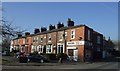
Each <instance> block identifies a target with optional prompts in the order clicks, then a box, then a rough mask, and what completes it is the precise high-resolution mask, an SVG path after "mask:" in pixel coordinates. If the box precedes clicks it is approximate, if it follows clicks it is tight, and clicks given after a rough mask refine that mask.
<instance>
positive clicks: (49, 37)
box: [48, 34, 51, 42]
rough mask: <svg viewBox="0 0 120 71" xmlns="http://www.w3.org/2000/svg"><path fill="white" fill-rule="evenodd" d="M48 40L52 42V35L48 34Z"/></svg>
mask: <svg viewBox="0 0 120 71" xmlns="http://www.w3.org/2000/svg"><path fill="white" fill-rule="evenodd" d="M48 42H51V35H50V34H49V35H48Z"/></svg>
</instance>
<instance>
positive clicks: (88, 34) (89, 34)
mask: <svg viewBox="0 0 120 71" xmlns="http://www.w3.org/2000/svg"><path fill="white" fill-rule="evenodd" d="M88 40H90V30H88Z"/></svg>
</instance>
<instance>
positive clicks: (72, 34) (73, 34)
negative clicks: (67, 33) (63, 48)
mask: <svg viewBox="0 0 120 71" xmlns="http://www.w3.org/2000/svg"><path fill="white" fill-rule="evenodd" d="M72 32H73V33H72ZM72 36H73V37H72ZM71 39H75V29H74V30H71Z"/></svg>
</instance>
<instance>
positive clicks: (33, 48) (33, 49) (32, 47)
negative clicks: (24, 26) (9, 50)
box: [31, 45, 35, 53]
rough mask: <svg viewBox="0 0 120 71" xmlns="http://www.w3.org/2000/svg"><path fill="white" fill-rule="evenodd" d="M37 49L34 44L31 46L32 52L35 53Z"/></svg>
mask: <svg viewBox="0 0 120 71" xmlns="http://www.w3.org/2000/svg"><path fill="white" fill-rule="evenodd" d="M34 51H35V47H34V45H32V46H31V52H32V53H33V52H34Z"/></svg>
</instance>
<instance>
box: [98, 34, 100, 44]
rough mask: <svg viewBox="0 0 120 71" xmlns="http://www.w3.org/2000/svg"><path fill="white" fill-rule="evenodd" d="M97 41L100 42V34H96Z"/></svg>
mask: <svg viewBox="0 0 120 71" xmlns="http://www.w3.org/2000/svg"><path fill="white" fill-rule="evenodd" d="M97 43H98V44H100V36H97Z"/></svg>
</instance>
